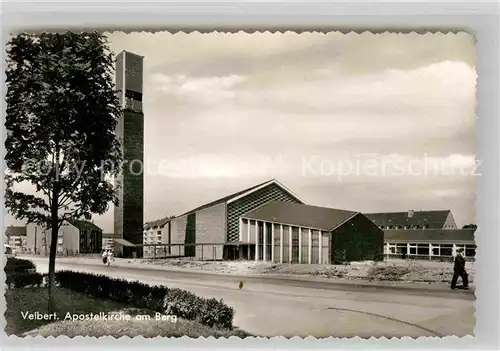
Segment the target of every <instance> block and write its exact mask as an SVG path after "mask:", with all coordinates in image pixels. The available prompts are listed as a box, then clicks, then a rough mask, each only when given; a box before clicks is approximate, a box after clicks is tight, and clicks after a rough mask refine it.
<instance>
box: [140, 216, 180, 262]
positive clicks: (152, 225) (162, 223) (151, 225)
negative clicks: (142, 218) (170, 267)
mask: <svg viewBox="0 0 500 351" xmlns="http://www.w3.org/2000/svg"><path fill="white" fill-rule="evenodd" d="M173 218H174V217H165V218H162V219H159V220H156V221H152V222H148V223H146V224H145V225H144V232H143V244H144V245H145V246H144V257H148V258H159V257H172V256H179V254H178V253H177V254H176V252H177V251H179V250H178V248H179V247H171V246H158V247H155V246H148V245H154V244H172V230H171V228H172V227H171V225H170V222H171V220H172V219H173ZM176 249H177V250H176Z"/></svg>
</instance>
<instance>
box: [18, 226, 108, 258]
mask: <svg viewBox="0 0 500 351" xmlns="http://www.w3.org/2000/svg"><path fill="white" fill-rule="evenodd" d="M26 228H27V229H26V241H27V252H28V253H31V254H36V255H48V254H49V253H50V244H51V235H52V230H51V228H50V227H44V226H41V225H36V224H32V223H30V224H28V225H27V226H26ZM101 249H102V229H101V228H99V227H98V226H96V225H95V224H94V223H92V222H89V221H85V220H67V221H64V223H63V224H62V226H61V228H59V232H58V238H57V254H58V255H64V256H66V255H68V256H71V255H77V254H85V253H100V252H101Z"/></svg>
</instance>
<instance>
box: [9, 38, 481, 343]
mask: <svg viewBox="0 0 500 351" xmlns="http://www.w3.org/2000/svg"><path fill="white" fill-rule="evenodd" d="M5 62H6V63H5V67H6V71H5V77H6V89H5V94H6V95H5V102H6V114H5V119H4V122H5V123H4V130H5V136H6V137H5V140H4V149H5V151H4V162H5V167H6V172H5V197H4V202H3V203H4V209H5V212H6V213H7V217H6V226H5V228H4V233H5V234H4V243H5V244H4V252H5V256H6V257H7V258H6V266H5V277H6V278H5V279H6V286H7V287H6V291H5V299H6V312H5V320H6V327H5V332H6V333H7V335H16V336H18V337H35V336H43V337H48V336H55V337H57V336H62V335H64V336H69V337H75V336H91V337H101V336H114V337H117V338H119V337H121V336H129V337H136V336H143V337H145V338H154V337H158V336H159V337H183V336H187V337H190V338H198V337H200V336H203V337H210V336H213V337H215V338H221V337H222V338H229V337H232V336H236V337H239V338H242V339H244V338H251V337H266V338H272V337H277V336H283V337H285V338H292V337H294V336H298V337H302V338H305V337H308V336H312V337H315V338H328V337H338V338H351V337H356V336H357V337H360V338H364V339H368V338H371V337H376V338H379V337H386V338H402V337H411V338H418V337H438V338H443V337H446V336H457V337H464V336H468V335H473V334H474V328H475V325H476V319H475V307H474V303H475V300H476V296H475V290H476V268H477V267H476V263H475V262H476V258H477V257H476V248H477V246H476V239H475V238H476V236H477V234H478V232H479V231H480V228H479V227H478V225H477V224H478V221H477V213H476V183H477V181H478V178H479V177H480V176H481V167H480V166H481V164H480V161H479V160H477V158H476V122H477V117H476V105H477V103H476V81H477V74H476V38H475V37H474V36H473V35H472V34H470V33H466V32H436V33H432V32H427V33H425V34H423V33H415V32H412V33H398V32H396V31H394V32H391V31H387V32H384V33H371V32H369V31H359V32H354V31H353V32H349V33H343V32H340V31H330V32H325V33H320V32H304V33H298V32H294V31H283V32H275V33H271V32H268V31H267V32H257V31H256V32H252V33H250V32H244V31H240V32H234V33H229V32H228V33H225V32H223V31H214V32H210V33H199V32H191V33H184V32H176V33H173V32H169V31H158V32H146V31H135V32H134V31H132V32H130V33H125V32H121V31H109V32H95V31H61V32H40V33H36V34H34V33H27V32H26V33H13V34H11V36H10V37H8V43H7V46H6V53H5Z"/></svg>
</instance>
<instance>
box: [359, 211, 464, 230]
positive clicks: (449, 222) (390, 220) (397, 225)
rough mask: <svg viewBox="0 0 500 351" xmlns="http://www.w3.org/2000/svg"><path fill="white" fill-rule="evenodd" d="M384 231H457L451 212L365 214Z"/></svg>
mask: <svg viewBox="0 0 500 351" xmlns="http://www.w3.org/2000/svg"><path fill="white" fill-rule="evenodd" d="M365 216H366V217H368V218H369V219H370V220H371V221H372V222H373V223H375V224H376V225H378V226H379V227H380V228H381V229H383V230H391V229H396V230H398V229H457V224H456V223H455V219H454V218H453V214H452V213H451V211H450V210H438V211H414V210H409V211H407V212H384V213H365Z"/></svg>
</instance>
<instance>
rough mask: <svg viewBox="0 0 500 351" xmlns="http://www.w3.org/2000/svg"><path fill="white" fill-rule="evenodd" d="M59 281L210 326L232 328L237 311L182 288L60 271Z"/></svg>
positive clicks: (105, 296)
mask: <svg viewBox="0 0 500 351" xmlns="http://www.w3.org/2000/svg"><path fill="white" fill-rule="evenodd" d="M56 281H57V283H58V284H60V286H61V287H63V288H66V289H70V290H74V291H78V292H83V293H86V294H89V295H92V296H95V297H100V298H107V299H111V300H115V301H119V302H122V303H126V304H129V305H132V306H134V307H136V308H140V309H148V310H151V311H156V312H163V313H166V314H170V315H176V316H177V317H179V318H184V319H187V320H195V321H199V322H200V323H202V324H204V325H207V326H210V327H219V328H225V329H232V327H233V318H234V309H233V308H231V307H229V306H227V305H226V304H224V302H223V301H222V300H220V301H218V300H216V299H205V298H202V297H198V296H196V295H195V294H193V293H191V292H189V291H185V290H182V289H176V288H172V289H170V288H168V287H166V286H150V285H147V284H143V283H141V282H138V281H135V282H130V281H127V280H123V279H115V278H110V277H108V276H105V275H97V274H91V273H83V272H73V271H58V272H56Z"/></svg>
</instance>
